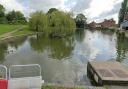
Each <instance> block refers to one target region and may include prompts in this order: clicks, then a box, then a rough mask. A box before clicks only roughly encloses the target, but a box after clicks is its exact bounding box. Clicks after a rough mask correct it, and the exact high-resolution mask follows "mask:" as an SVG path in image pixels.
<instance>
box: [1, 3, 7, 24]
mask: <svg viewBox="0 0 128 89" xmlns="http://www.w3.org/2000/svg"><path fill="white" fill-rule="evenodd" d="M6 22H7V21H6V17H5V8H4V7H3V5H0V23H6Z"/></svg>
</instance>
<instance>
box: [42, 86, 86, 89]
mask: <svg viewBox="0 0 128 89" xmlns="http://www.w3.org/2000/svg"><path fill="white" fill-rule="evenodd" d="M42 89H85V88H68V87H57V86H43V87H42Z"/></svg>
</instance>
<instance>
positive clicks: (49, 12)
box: [47, 8, 58, 14]
mask: <svg viewBox="0 0 128 89" xmlns="http://www.w3.org/2000/svg"><path fill="white" fill-rule="evenodd" d="M55 11H58V9H56V8H51V9H49V11H48V12H47V14H51V13H52V12H55Z"/></svg>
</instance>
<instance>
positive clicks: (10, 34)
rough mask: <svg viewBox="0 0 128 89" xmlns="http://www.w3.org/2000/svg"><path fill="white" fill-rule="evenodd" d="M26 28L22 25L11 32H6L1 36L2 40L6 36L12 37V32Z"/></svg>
mask: <svg viewBox="0 0 128 89" xmlns="http://www.w3.org/2000/svg"><path fill="white" fill-rule="evenodd" d="M23 28H24V26H22V27H20V28H17V29H15V30H13V31H11V32H8V33H5V34H3V35H1V36H0V40H3V39H6V38H10V37H12V34H13V33H15V32H18V31H22V30H23Z"/></svg>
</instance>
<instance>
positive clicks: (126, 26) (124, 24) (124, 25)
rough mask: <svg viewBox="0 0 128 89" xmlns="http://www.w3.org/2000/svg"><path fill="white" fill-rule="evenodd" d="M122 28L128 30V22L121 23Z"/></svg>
mask: <svg viewBox="0 0 128 89" xmlns="http://www.w3.org/2000/svg"><path fill="white" fill-rule="evenodd" d="M120 28H121V29H123V30H128V20H124V22H122V23H121V25H120Z"/></svg>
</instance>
